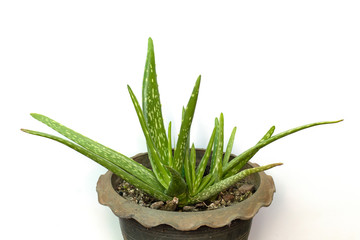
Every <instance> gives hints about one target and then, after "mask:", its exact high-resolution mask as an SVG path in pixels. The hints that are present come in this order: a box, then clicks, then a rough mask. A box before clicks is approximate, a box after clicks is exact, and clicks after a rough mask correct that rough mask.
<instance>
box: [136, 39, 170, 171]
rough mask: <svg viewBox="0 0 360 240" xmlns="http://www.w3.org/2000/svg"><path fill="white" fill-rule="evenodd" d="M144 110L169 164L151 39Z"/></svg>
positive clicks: (164, 162) (143, 101) (165, 160)
mask: <svg viewBox="0 0 360 240" xmlns="http://www.w3.org/2000/svg"><path fill="white" fill-rule="evenodd" d="M142 110H143V114H144V118H145V122H146V125H147V128H148V130H149V134H150V137H151V139H152V140H153V143H154V146H155V148H156V150H157V152H158V154H159V157H160V160H161V162H162V163H163V164H166V165H167V164H168V150H167V145H168V142H167V137H166V132H165V127H164V120H163V116H162V112H161V103H160V94H159V89H158V83H157V76H156V68H155V53H154V45H153V41H152V39H151V38H149V40H148V52H147V57H146V63H145V71H144V79H143V87H142Z"/></svg>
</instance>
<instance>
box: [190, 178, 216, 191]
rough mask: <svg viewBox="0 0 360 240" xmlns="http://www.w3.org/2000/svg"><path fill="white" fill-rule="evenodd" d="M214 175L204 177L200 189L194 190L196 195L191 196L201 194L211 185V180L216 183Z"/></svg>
mask: <svg viewBox="0 0 360 240" xmlns="http://www.w3.org/2000/svg"><path fill="white" fill-rule="evenodd" d="M212 176H213V175H212V174H211V173H209V174H208V175H206V176H205V177H203V178H202V179H201V183H200V184H199V187H197V189H195V190H194V193H193V194H191V196H194V195H196V194H198V193H199V192H201V191H202V190H204V188H205V187H206V186H208V185H209V184H211V182H210V181H211V180H213V181H215V180H214V178H213V177H212Z"/></svg>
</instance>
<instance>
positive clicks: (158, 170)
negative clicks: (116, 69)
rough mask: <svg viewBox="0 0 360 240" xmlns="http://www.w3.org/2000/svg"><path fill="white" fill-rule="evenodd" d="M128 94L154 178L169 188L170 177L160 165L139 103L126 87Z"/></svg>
mask: <svg viewBox="0 0 360 240" xmlns="http://www.w3.org/2000/svg"><path fill="white" fill-rule="evenodd" d="M128 90H129V94H130V97H131V100H132V102H133V104H134V108H135V111H136V114H137V116H138V118H139V122H140V125H141V128H142V130H143V133H144V136H145V139H146V143H147V145H148V155H149V159H150V163H151V167H152V169H153V171H154V173H155V176H156V178H157V180H158V181H159V182H160V183H161V185H163V186H164V187H165V188H166V189H167V188H168V187H169V184H170V175H169V174H168V172H167V170H166V169H165V167H164V165H163V164H162V163H161V160H160V157H159V154H158V152H157V151H156V148H155V145H154V143H153V140H152V138H151V136H150V133H149V130H148V128H147V125H146V122H145V118H144V114H143V112H142V111H141V107H140V105H139V102H138V100H137V98H136V96H135V95H134V93H133V91H132V90H131V88H130V86H128Z"/></svg>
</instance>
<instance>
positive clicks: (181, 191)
mask: <svg viewBox="0 0 360 240" xmlns="http://www.w3.org/2000/svg"><path fill="white" fill-rule="evenodd" d="M166 168H167V170H168V171H169V172H170V175H171V181H170V184H169V188H168V189H167V190H166V194H167V195H169V196H172V197H177V198H179V199H181V198H184V197H185V196H186V189H187V185H186V183H185V181H184V179H183V178H182V177H181V175H180V173H178V172H177V171H176V170H175V169H173V168H171V167H168V166H166Z"/></svg>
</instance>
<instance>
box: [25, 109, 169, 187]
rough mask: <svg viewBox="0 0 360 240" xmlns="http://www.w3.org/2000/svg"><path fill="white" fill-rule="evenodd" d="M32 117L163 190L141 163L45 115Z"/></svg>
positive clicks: (33, 115) (33, 114)
mask: <svg viewBox="0 0 360 240" xmlns="http://www.w3.org/2000/svg"><path fill="white" fill-rule="evenodd" d="M31 116H32V117H33V118H35V119H36V120H38V121H40V122H42V123H44V124H45V125H47V126H49V127H50V128H52V129H54V130H55V131H57V132H58V133H60V134H61V135H63V136H65V137H66V138H68V139H70V140H71V141H74V142H75V143H77V144H79V145H80V146H82V147H84V148H85V149H87V150H89V151H91V152H93V153H95V154H96V155H99V156H101V157H103V158H105V159H107V160H109V161H111V162H112V163H114V164H115V165H117V166H122V168H123V169H124V170H125V171H127V172H129V173H131V174H132V175H134V176H135V177H137V178H139V179H142V180H144V181H148V182H149V183H150V184H151V185H154V186H155V187H156V188H157V189H159V190H160V189H163V188H162V186H161V185H160V184H159V182H158V181H157V179H156V178H155V176H154V174H153V172H152V171H151V170H150V169H148V168H146V167H144V166H143V165H141V164H140V163H137V162H135V161H134V160H132V159H131V158H129V157H126V156H124V155H122V154H121V153H118V152H116V151H114V150H112V149H110V148H108V147H105V146H104V145H102V144H100V143H97V142H95V141H94V140H91V139H90V138H88V137H85V136H83V135H81V134H80V133H77V132H75V131H74V130H72V129H70V128H68V127H65V126H64V125H62V124H60V123H58V122H56V121H54V120H52V119H51V118H48V117H46V116H44V115H41V114H37V113H32V114H31Z"/></svg>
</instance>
